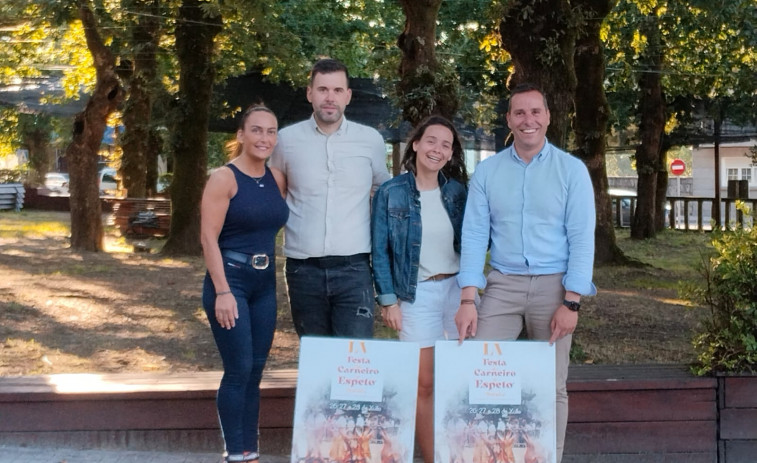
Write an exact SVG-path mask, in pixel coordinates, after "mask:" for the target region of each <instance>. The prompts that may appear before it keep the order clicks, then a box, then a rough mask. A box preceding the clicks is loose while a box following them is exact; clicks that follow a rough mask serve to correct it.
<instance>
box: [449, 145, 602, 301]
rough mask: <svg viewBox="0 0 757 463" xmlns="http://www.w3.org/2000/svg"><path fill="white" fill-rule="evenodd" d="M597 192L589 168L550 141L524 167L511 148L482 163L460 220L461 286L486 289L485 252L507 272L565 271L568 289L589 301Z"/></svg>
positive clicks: (592, 293)
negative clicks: (461, 228)
mask: <svg viewBox="0 0 757 463" xmlns="http://www.w3.org/2000/svg"><path fill="white" fill-rule="evenodd" d="M595 221H596V215H595V210H594V191H593V187H592V183H591V178H590V177H589V172H588V170H587V169H586V166H585V165H584V163H583V162H582V161H581V160H580V159H578V158H576V157H574V156H572V155H570V154H568V153H566V152H564V151H561V150H560V149H558V148H556V147H555V146H553V145H551V144H550V143H548V142H545V144H544V147H543V148H542V150H541V151H540V152H539V153H538V154H537V155H535V156H534V157H533V159H532V160H531V162H530V163H528V164H526V163H525V162H524V161H523V160H522V159H521V158H520V157H518V155H517V153H516V152H515V148H514V147H513V146H510V147H509V148H507V149H505V150H503V151H501V152H499V153H497V154H496V155H494V156H492V157H490V158H488V159H485V160H483V161H481V162H480V163H479V164H478V166H477V167H476V171H475V172H474V174H473V177H472V178H471V181H470V188H469V191H468V202H467V204H466V206H465V218H464V220H463V234H462V252H461V255H460V273H459V275H458V277H457V279H458V283H459V284H460V286H461V287H465V286H476V287H478V288H484V287H485V286H486V279H485V277H484V275H483V269H484V263H485V260H486V251H487V248H488V247H489V244H490V242H491V258H490V261H489V263H490V264H491V266H492V267H493V268H494V269H496V270H498V271H500V272H501V273H503V274H510V275H548V274H555V273H565V275H564V277H563V286H564V287H565V290H566V291H573V292H576V293H578V294H581V295H586V296H591V295H594V294H596V292H597V289H596V287H595V286H594V284H593V283H592V281H591V280H592V272H593V265H594V226H595Z"/></svg>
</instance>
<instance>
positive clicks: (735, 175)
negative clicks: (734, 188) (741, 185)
mask: <svg viewBox="0 0 757 463" xmlns="http://www.w3.org/2000/svg"><path fill="white" fill-rule="evenodd" d="M738 179H739V169H728V180H738Z"/></svg>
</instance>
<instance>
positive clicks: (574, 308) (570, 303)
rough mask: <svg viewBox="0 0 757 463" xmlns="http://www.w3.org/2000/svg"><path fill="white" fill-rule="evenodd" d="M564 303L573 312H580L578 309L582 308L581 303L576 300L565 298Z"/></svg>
mask: <svg viewBox="0 0 757 463" xmlns="http://www.w3.org/2000/svg"><path fill="white" fill-rule="evenodd" d="M562 305H564V306H565V307H567V308H568V309H569V310H572V311H573V312H578V310H579V309H580V308H581V303H580V302H576V301H569V300H567V299H565V300H564V301H562Z"/></svg>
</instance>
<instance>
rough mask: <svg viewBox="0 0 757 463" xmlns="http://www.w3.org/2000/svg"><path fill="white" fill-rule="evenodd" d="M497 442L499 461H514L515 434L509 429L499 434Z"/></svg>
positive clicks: (513, 462)
mask: <svg viewBox="0 0 757 463" xmlns="http://www.w3.org/2000/svg"><path fill="white" fill-rule="evenodd" d="M500 436H501V437H500V443H499V448H500V451H499V461H500V462H501V463H515V453H514V452H513V445H514V444H515V435H514V434H513V433H512V431H510V430H509V429H507V430H505V431H504V433H501V434H500Z"/></svg>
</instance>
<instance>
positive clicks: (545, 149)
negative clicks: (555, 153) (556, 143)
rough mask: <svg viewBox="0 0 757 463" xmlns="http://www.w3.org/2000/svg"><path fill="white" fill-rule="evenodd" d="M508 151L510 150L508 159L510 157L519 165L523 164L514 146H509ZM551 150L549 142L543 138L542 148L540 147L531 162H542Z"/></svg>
mask: <svg viewBox="0 0 757 463" xmlns="http://www.w3.org/2000/svg"><path fill="white" fill-rule="evenodd" d="M509 150H510V157H512V158H513V160H515V161H518V162H520V163H521V164H525V162H524V161H523V159H521V158H520V156H518V153H517V152H515V144H512V145H510V147H509ZM551 150H552V145H551V144H550V143H549V140H548V139H547V138H544V146H542V148H541V151H539V152H538V153H536V155H535V156H534V157H533V159H532V160H531V162H540V161H544V160H545V159H546V158H547V156H549V153H550V152H551Z"/></svg>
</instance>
